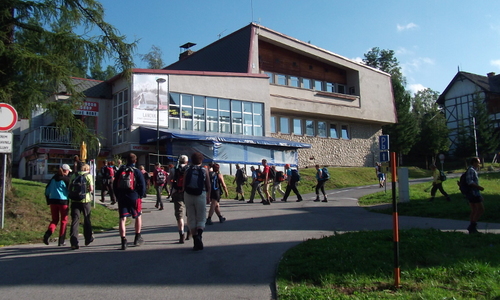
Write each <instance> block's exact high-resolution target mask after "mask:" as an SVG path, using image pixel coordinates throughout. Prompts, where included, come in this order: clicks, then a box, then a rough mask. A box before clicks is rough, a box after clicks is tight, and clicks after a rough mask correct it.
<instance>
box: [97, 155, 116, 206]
mask: <svg viewBox="0 0 500 300" xmlns="http://www.w3.org/2000/svg"><path fill="white" fill-rule="evenodd" d="M101 177H102V187H101V202H102V203H104V196H105V195H106V193H108V194H109V198H110V199H111V205H113V204H115V203H116V197H115V193H114V192H113V179H114V177H115V169H114V168H113V162H110V161H107V160H105V161H104V166H103V167H102V168H101Z"/></svg>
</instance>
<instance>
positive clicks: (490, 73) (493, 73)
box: [486, 72, 495, 78]
mask: <svg viewBox="0 0 500 300" xmlns="http://www.w3.org/2000/svg"><path fill="white" fill-rule="evenodd" d="M486 75H488V78H491V77H493V76H495V72H489V73H488V74H486Z"/></svg>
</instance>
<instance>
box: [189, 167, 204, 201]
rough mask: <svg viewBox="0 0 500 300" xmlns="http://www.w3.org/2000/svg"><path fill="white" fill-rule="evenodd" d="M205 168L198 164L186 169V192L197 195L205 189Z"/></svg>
mask: <svg viewBox="0 0 500 300" xmlns="http://www.w3.org/2000/svg"><path fill="white" fill-rule="evenodd" d="M205 174H206V173H205V170H204V169H203V168H202V167H199V166H192V167H190V168H189V169H187V171H186V176H185V177H186V178H185V180H186V184H185V185H186V186H185V191H186V193H188V194H190V195H194V196H199V195H201V194H202V193H203V190H204V189H205Z"/></svg>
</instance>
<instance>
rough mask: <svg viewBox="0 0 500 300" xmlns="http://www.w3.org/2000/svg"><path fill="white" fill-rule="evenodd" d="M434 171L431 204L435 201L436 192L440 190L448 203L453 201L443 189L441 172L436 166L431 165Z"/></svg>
mask: <svg viewBox="0 0 500 300" xmlns="http://www.w3.org/2000/svg"><path fill="white" fill-rule="evenodd" d="M431 170H432V189H431V199H430V200H429V202H432V201H434V197H435V196H436V191H437V190H439V191H440V192H441V194H443V196H444V197H445V198H446V201H451V198H450V196H449V195H448V194H447V193H446V192H445V191H444V189H443V182H442V181H441V172H440V171H439V169H438V168H437V167H436V165H434V164H433V165H431Z"/></svg>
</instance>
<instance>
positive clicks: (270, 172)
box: [268, 167, 276, 181]
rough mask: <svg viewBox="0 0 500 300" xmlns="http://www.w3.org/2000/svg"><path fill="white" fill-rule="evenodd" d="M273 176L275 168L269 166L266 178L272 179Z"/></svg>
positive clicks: (274, 176) (274, 175)
mask: <svg viewBox="0 0 500 300" xmlns="http://www.w3.org/2000/svg"><path fill="white" fill-rule="evenodd" d="M275 178H276V170H275V169H274V168H272V167H269V178H268V179H272V180H273V181H274V179H275Z"/></svg>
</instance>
